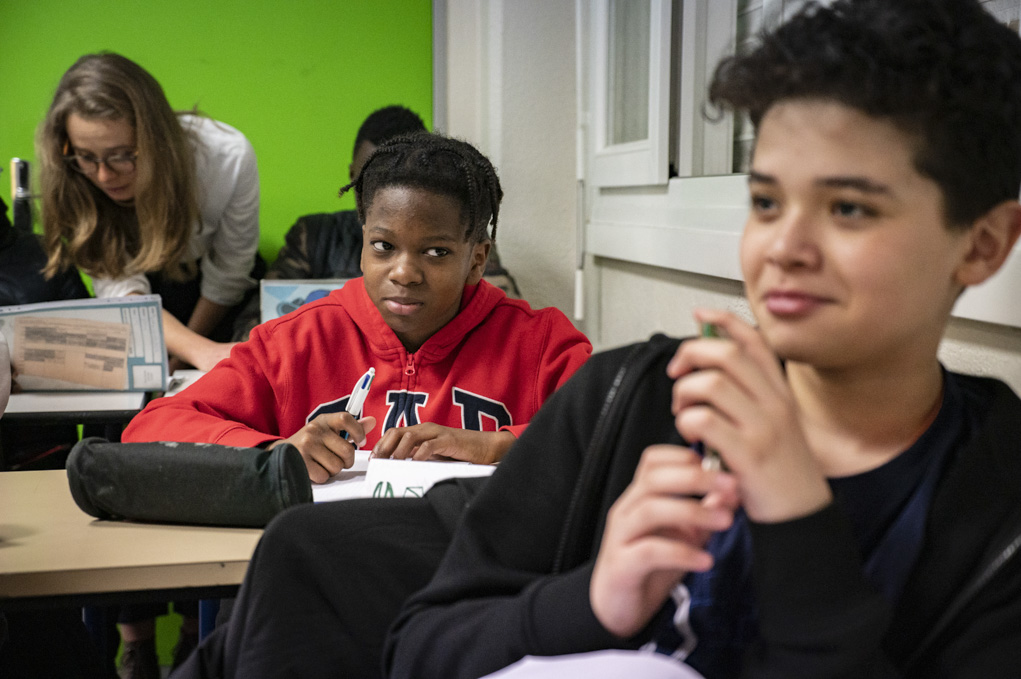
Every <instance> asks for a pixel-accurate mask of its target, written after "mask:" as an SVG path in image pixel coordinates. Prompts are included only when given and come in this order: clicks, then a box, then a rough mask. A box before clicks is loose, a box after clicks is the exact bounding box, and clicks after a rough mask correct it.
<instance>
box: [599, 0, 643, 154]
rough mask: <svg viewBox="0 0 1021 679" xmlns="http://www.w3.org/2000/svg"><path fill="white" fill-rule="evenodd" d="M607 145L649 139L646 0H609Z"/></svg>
mask: <svg viewBox="0 0 1021 679" xmlns="http://www.w3.org/2000/svg"><path fill="white" fill-rule="evenodd" d="M609 9H610V12H609V22H610V23H609V38H610V44H609V54H608V59H609V63H608V69H607V71H608V75H609V82H608V83H607V89H608V92H609V96H608V97H607V108H608V110H607V112H606V114H607V122H608V124H607V126H606V132H607V137H608V139H607V140H606V145H607V146H614V145H617V144H626V143H628V142H633V141H641V140H644V139H648V138H649V40H650V23H649V18H650V0H610V6H609Z"/></svg>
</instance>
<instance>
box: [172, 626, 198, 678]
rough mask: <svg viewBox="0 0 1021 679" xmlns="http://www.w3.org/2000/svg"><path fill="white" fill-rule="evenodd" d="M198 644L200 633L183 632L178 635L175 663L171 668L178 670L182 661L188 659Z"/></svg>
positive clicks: (175, 647)
mask: <svg viewBox="0 0 1021 679" xmlns="http://www.w3.org/2000/svg"><path fill="white" fill-rule="evenodd" d="M198 645H199V635H198V634H187V633H186V632H181V634H180V636H178V637H177V645H176V646H174V664H173V665H171V666H170V669H171V670H176V669H177V668H178V666H179V665H180V664H181V663H183V662H184V661H185V660H187V659H188V656H189V655H191V652H192V651H194V650H195V647H196V646H198Z"/></svg>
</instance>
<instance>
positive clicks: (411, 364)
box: [404, 354, 415, 377]
mask: <svg viewBox="0 0 1021 679" xmlns="http://www.w3.org/2000/svg"><path fill="white" fill-rule="evenodd" d="M404 374H405V375H407V376H409V377H410V376H412V375H414V374H415V355H414V354H408V362H407V363H405V364H404Z"/></svg>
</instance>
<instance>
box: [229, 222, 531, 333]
mask: <svg viewBox="0 0 1021 679" xmlns="http://www.w3.org/2000/svg"><path fill="white" fill-rule="evenodd" d="M361 257H362V225H361V222H359V221H358V212H357V210H343V211H341V212H323V213H320V214H313V215H305V216H304V217H300V218H299V219H298V221H297V222H295V224H294V226H292V227H291V228H290V230H289V231H288V232H287V235H286V236H285V237H284V246H283V247H282V248H280V252H279V253H278V254H277V259H276V261H275V262H273V266H271V267H270V268H269V270H268V271H267V272H266V278H268V279H271V280H272V279H276V280H311V279H318V278H357V277H358V276H361V275H362V269H361ZM485 279H486V280H487V281H489V283H491V284H492V285H495V286H496V287H498V288H500V289H501V290H503V291H504V292H505V293H507V296H508V297H511V298H514V299H518V298H520V297H521V293H520V292H518V286H517V284H516V283H515V282H514V279H513V278H511V276H510V274H509V273H507V270H506V269H504V268H503V267H502V266H501V265H500V256H499V254H497V252H496V246H495V245H494V246H493V249H492V250H490V252H489V260H488V261H487V262H486V272H485ZM258 324H259V299H258V296H256V297H255V299H253V300H251V301H249V303H248V304H247V305H246V306H245V308H244V310H243V311H242V312H241V313H240V314H239V315H238V317H237V320H236V321H235V323H234V337H233V339H234V341H244V340H247V339H248V334H249V333H250V332H251V331H252V328H254V327H255V326H257V325H258Z"/></svg>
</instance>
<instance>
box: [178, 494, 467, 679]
mask: <svg viewBox="0 0 1021 679" xmlns="http://www.w3.org/2000/svg"><path fill="white" fill-rule="evenodd" d="M480 481H483V480H476V479H471V480H469V479H465V480H459V481H451V482H445V483H444V484H442V485H438V486H435V487H434V488H433V489H432V490H431V491H430V492H429V493H428V494H427V495H426V497H425V498H394V499H364V500H346V501H339V502H329V503H325V504H319V505H304V506H301V507H294V508H291V509H289V510H287V511H285V512H284V513H282V514H280V515H279V516H277V517H276V518H275V519H274V520H273V521H272V522H271V523H270V524H269V526H268V527H267V528H266V532H265V534H264V535H263V537H262V540H260V542H259V545H258V547H257V548H256V550H255V554H254V555H253V556H252V560H251V563H250V564H249V567H248V572H247V574H246V575H245V580H244V582H243V583H242V585H241V589H240V591H239V592H238V597H237V600H236V602H235V604H234V610H233V612H232V613H231V618H230V621H229V622H228V623H227V624H226V625H223V626H220V627H218V628H216V630H214V631H213V633H212V634H211V635H209V637H207V638H206V639H205V640H204V641H203V642H202V644H200V645H199V648H197V649H196V651H195V652H194V653H193V654H192V655H191V657H190V658H189V659H188V661H187V662H185V663H184V664H183V665H181V667H179V668H178V669H177V671H175V672H174V673H173V675H172V676H173V678H174V679H187V678H189V677H191V678H199V677H202V678H211V677H224V678H227V677H239V678H240V677H244V678H245V679H259V678H261V677H267V678H269V677H273V678H280V677H301V678H302V679H315V678H317V677H324V678H326V677H329V678H330V679H335V678H336V677H381V676H382V668H381V664H382V654H383V642H384V640H385V637H386V632H387V629H388V628H389V626H390V623H391V622H392V621H393V619H394V618H395V617H396V616H397V613H398V612H399V611H400V608H401V605H402V604H403V602H404V600H405V599H406V598H408V597H409V596H410V595H411V594H413V593H414V592H416V591H417V590H419V589H421V588H422V587H424V586H425V585H426V583H428V581H429V580H430V578H431V577H432V575H433V573H434V572H435V570H436V568H437V567H438V566H439V562H440V559H441V558H442V557H443V553H444V552H445V551H446V548H447V545H448V544H449V542H450V538H451V535H452V533H453V528H454V525H455V523H456V521H457V518H458V516H459V515H460V513H461V511H462V510H463V508H464V506H465V504H466V503H467V501H468V499H469V498H470V496H471V495H473V494H474V492H475V491H476V490H477V489H478V488H480V487H481V485H482V484H481V482H480Z"/></svg>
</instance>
